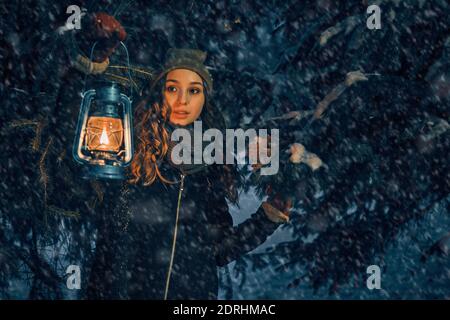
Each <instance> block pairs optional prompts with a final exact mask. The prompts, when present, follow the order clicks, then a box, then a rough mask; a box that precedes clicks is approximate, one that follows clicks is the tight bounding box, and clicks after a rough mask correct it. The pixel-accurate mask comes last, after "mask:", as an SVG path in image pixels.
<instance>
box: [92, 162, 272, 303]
mask: <svg viewBox="0 0 450 320" xmlns="http://www.w3.org/2000/svg"><path fill="white" fill-rule="evenodd" d="M217 169H218V167H217V166H209V167H206V168H205V169H204V170H202V171H200V172H197V173H194V174H191V175H189V174H187V175H184V174H183V173H182V172H181V171H180V170H179V168H175V167H173V166H171V165H169V164H168V163H164V164H163V165H162V167H161V170H162V173H163V175H164V176H165V177H166V178H170V179H172V180H174V181H177V183H175V184H172V185H167V184H163V183H161V182H155V183H154V184H152V185H151V186H148V187H143V186H134V185H133V186H128V187H127V188H125V189H124V191H123V192H122V194H121V196H120V197H119V199H118V201H119V202H118V205H117V206H116V208H115V213H114V214H111V215H110V216H114V217H119V216H121V217H122V218H123V217H129V224H128V227H127V231H126V232H125V233H123V234H122V235H119V236H118V238H116V239H113V241H112V242H113V243H114V245H113V246H114V247H115V248H109V249H107V251H109V254H107V256H109V258H110V259H112V260H113V261H114V262H111V264H110V265H111V266H112V267H111V268H110V269H109V268H108V267H107V266H106V268H105V270H100V271H99V272H100V275H99V276H98V281H100V282H102V283H101V284H98V283H97V284H95V283H94V284H92V283H91V291H90V294H89V295H88V296H89V298H106V299H109V298H131V299H164V294H165V287H166V281H167V275H168V270H169V264H170V258H171V249H172V244H173V242H172V241H173V236H174V228H175V220H176V212H177V205H179V221H178V234H177V237H176V246H175V254H174V260H173V267H172V272H171V276H170V279H169V280H170V283H169V290H168V296H167V298H168V299H216V298H217V293H218V275H217V266H224V265H226V264H227V263H229V262H231V261H233V260H235V259H236V258H238V257H239V256H241V255H242V254H244V253H246V252H249V251H251V250H252V249H254V248H256V247H257V246H258V245H260V244H261V243H263V242H264V241H265V240H266V238H267V237H268V236H269V235H270V234H272V233H273V232H274V231H275V229H276V228H277V227H278V224H276V223H273V222H271V221H270V220H269V219H268V218H267V217H266V215H265V213H264V211H263V209H262V208H261V207H260V208H259V209H258V210H257V211H256V212H255V213H254V214H253V215H252V216H251V218H249V219H248V220H247V221H245V222H243V223H242V224H240V225H238V226H236V227H233V221H232V217H231V215H230V213H229V211H228V204H227V202H226V199H225V194H224V190H222V189H221V188H220V187H219V186H218V184H217V179H216V178H215V177H216V172H217ZM179 196H180V201H179V202H178V197H179ZM119 233H120V231H119ZM112 242H111V241H110V242H109V244H107V243H106V242H105V245H106V246H111V243H112ZM98 245H100V246H101V245H102V244H101V242H99V243H98ZM108 270H109V271H108ZM94 272H95V271H94ZM105 282H106V285H105ZM108 284H109V285H108Z"/></svg>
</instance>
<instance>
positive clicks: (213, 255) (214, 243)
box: [114, 49, 287, 299]
mask: <svg viewBox="0 0 450 320" xmlns="http://www.w3.org/2000/svg"><path fill="white" fill-rule="evenodd" d="M205 58H206V54H205V53H204V52H201V51H198V50H190V49H172V50H170V51H169V52H168V55H167V59H166V63H165V66H164V69H163V71H162V72H161V74H160V75H159V76H158V77H157V78H156V80H155V82H154V84H153V86H152V92H153V95H152V96H151V97H149V98H148V99H146V100H145V101H143V102H142V103H140V104H139V106H138V107H137V110H136V112H137V117H136V118H135V119H136V122H137V125H136V138H137V143H136V152H135V156H134V160H133V162H132V165H131V168H130V169H131V170H130V171H131V172H130V176H131V179H130V182H131V184H130V185H129V187H128V188H127V190H126V191H125V192H124V193H123V195H122V196H121V197H120V205H118V206H117V211H118V213H119V216H129V223H128V224H127V232H126V239H125V240H121V242H120V243H119V247H120V248H126V250H124V251H123V252H122V251H117V252H116V257H117V258H118V259H119V260H120V261H121V263H120V266H121V267H120V269H121V270H122V272H123V274H124V275H125V279H124V282H123V283H122V284H121V285H120V286H122V287H123V288H126V290H125V291H126V292H122V293H121V294H120V297H121V298H135V299H216V298H217V293H218V277H217V266H224V265H226V264H227V263H229V262H231V261H233V260H234V259H236V258H237V257H239V256H240V255H242V254H244V253H246V252H249V251H251V250H252V249H254V248H256V247H257V246H258V245H260V244H261V243H262V242H264V241H265V239H266V238H267V237H268V236H269V235H270V234H272V233H273V231H274V230H275V229H276V228H277V227H278V225H279V223H282V222H284V221H286V220H287V215H286V212H285V213H282V212H281V211H278V210H277V209H275V208H274V207H273V206H271V205H269V204H268V203H264V204H263V205H262V206H261V207H260V208H259V209H258V210H257V211H256V212H255V213H254V214H253V215H252V216H251V218H249V219H248V220H247V221H245V222H243V223H242V224H240V225H238V226H237V227H233V223H232V218H231V215H230V213H229V211H228V205H227V201H226V200H229V201H230V202H233V203H236V200H237V192H236V181H237V178H238V175H237V174H236V170H235V168H234V166H232V165H210V166H206V165H203V164H194V165H190V164H182V165H175V164H174V163H173V162H172V161H171V157H170V153H171V152H170V151H171V146H172V143H171V139H170V135H171V132H172V131H173V130H174V129H175V128H180V127H182V128H185V129H188V130H193V122H194V121H196V120H201V121H202V125H203V128H204V129H208V128H219V129H220V128H221V129H223V128H224V121H223V118H222V117H221V115H220V112H219V111H218V110H216V109H214V107H213V105H212V104H211V101H210V100H211V92H212V89H213V83H212V78H211V76H210V74H209V72H208V70H207V69H206V67H205V66H204V64H203V62H204V60H205ZM117 272H118V270H114V274H115V275H117Z"/></svg>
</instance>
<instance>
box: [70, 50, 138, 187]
mask: <svg viewBox="0 0 450 320" xmlns="http://www.w3.org/2000/svg"><path fill="white" fill-rule="evenodd" d="M96 44H97V42H96V43H94V45H93V46H92V49H91V55H90V60H91V61H92V57H93V53H94V49H95V46H96ZM120 44H121V45H122V47H123V48H124V50H125V52H126V55H127V62H128V77H129V80H130V97H128V96H127V95H125V94H124V93H121V92H120V89H119V85H118V83H116V82H114V81H102V82H101V83H100V85H99V87H98V88H95V89H90V90H87V91H86V89H85V88H86V80H87V74H86V76H85V79H84V86H83V93H82V95H81V96H82V101H81V108H80V113H79V116H78V123H77V128H76V134H75V139H74V144H73V149H72V155H73V157H74V159H75V161H76V162H78V163H80V164H82V165H83V167H82V177H83V178H85V179H92V178H94V179H125V170H124V168H125V167H127V166H128V165H130V163H131V161H132V159H133V153H134V147H133V132H132V130H133V128H132V123H133V115H132V100H131V95H132V92H133V90H132V86H131V84H132V81H131V75H130V60H129V55H128V50H127V48H126V46H125V44H124V43H123V42H120ZM94 99H97V100H99V101H103V102H104V103H110V104H116V103H120V104H121V105H122V106H123V110H122V111H123V114H122V117H121V118H120V120H121V121H122V127H123V133H122V134H123V140H122V144H123V145H124V148H125V150H122V151H120V152H119V153H118V155H119V154H120V153H122V152H126V154H125V155H124V158H123V160H121V159H94V158H92V157H91V156H87V155H85V154H84V151H86V148H87V146H86V143H85V139H86V134H87V131H86V130H87V124H88V119H89V117H90V116H92V115H90V111H91V107H92V102H93V101H94ZM112 111H113V109H112V108H111V107H110V108H109V110H108V111H107V112H106V114H100V115H99V116H102V117H108V116H110V117H111V116H112V115H114V114H113V113H112ZM108 112H111V113H110V114H108ZM111 118H117V117H115V115H114V116H113V117H111ZM126 133H128V134H126Z"/></svg>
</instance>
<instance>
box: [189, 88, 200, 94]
mask: <svg viewBox="0 0 450 320" xmlns="http://www.w3.org/2000/svg"><path fill="white" fill-rule="evenodd" d="M200 92H202V91H201V90H200V89H198V88H192V89H190V90H189V93H190V94H198V93H200Z"/></svg>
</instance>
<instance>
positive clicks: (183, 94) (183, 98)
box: [178, 90, 189, 105]
mask: <svg viewBox="0 0 450 320" xmlns="http://www.w3.org/2000/svg"><path fill="white" fill-rule="evenodd" d="M178 100H179V103H180V104H184V105H187V104H189V94H188V92H187V91H184V90H181V91H180V94H179V96H178Z"/></svg>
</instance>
